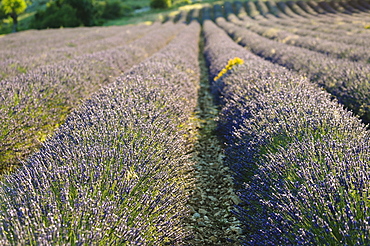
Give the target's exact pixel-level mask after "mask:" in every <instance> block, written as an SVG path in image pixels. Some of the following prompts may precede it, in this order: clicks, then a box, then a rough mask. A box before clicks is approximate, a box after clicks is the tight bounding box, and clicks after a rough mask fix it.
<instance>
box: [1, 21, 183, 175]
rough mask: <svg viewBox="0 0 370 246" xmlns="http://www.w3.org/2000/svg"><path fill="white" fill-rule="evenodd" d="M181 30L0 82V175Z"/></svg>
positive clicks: (168, 28)
mask: <svg viewBox="0 0 370 246" xmlns="http://www.w3.org/2000/svg"><path fill="white" fill-rule="evenodd" d="M184 27H185V25H183V24H182V25H175V24H173V23H167V24H164V25H155V27H152V28H151V29H150V30H148V32H147V33H146V35H144V36H143V37H141V38H139V39H136V41H135V42H133V43H127V44H125V43H123V44H121V45H118V46H117V47H112V48H111V49H107V50H103V51H99V52H95V53H92V54H85V55H81V56H77V57H76V58H74V59H69V60H64V61H63V60H62V61H60V62H58V63H56V64H55V65H45V66H41V67H39V68H37V69H34V70H31V71H30V72H28V73H26V74H20V75H18V76H15V77H10V78H8V79H4V80H2V81H0V113H1V115H2V116H6V117H1V118H0V162H1V165H0V172H5V171H9V170H12V169H13V168H14V167H16V166H18V165H19V161H18V159H24V158H25V157H26V156H27V155H29V154H30V153H31V152H32V151H33V150H34V149H35V148H38V147H39V145H40V142H42V141H44V140H45V138H46V136H47V135H48V134H51V133H52V132H53V131H54V130H55V129H56V128H57V127H58V126H59V125H60V124H61V123H63V121H64V120H65V118H66V116H67V114H68V113H69V112H70V111H71V110H72V108H74V107H75V106H76V105H78V104H79V103H80V100H83V99H85V98H87V97H88V96H89V95H90V94H91V93H93V92H95V91H97V90H98V89H99V88H100V87H101V86H102V85H104V84H108V83H110V82H112V81H113V79H114V78H115V77H116V76H118V75H119V74H120V73H122V72H125V71H127V70H128V69H130V68H131V67H132V66H133V65H135V64H137V63H139V62H141V61H143V60H144V59H145V58H146V57H148V56H150V55H152V54H153V53H154V52H156V51H158V50H160V49H161V48H163V47H165V46H166V44H167V43H168V42H169V41H170V40H171V39H172V38H173V37H175V36H176V35H177V33H178V32H180V31H181V29H182V28H184ZM139 33H141V30H139ZM133 36H134V37H135V36H136V34H135V32H133ZM153 40H155V42H154V41H153ZM29 48H30V49H32V47H29Z"/></svg>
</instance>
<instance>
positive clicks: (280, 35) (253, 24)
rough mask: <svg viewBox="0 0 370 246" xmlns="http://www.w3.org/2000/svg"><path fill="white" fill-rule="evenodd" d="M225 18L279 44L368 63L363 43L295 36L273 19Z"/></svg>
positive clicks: (233, 16)
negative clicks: (356, 43)
mask: <svg viewBox="0 0 370 246" xmlns="http://www.w3.org/2000/svg"><path fill="white" fill-rule="evenodd" d="M226 7H227V5H226V4H225V8H226ZM227 10H229V11H232V9H230V8H227ZM227 16H228V20H229V21H230V22H233V23H235V24H237V25H240V26H242V27H246V28H247V29H249V30H251V31H253V32H255V33H257V34H259V35H261V36H263V37H266V38H269V39H273V40H275V41H278V42H281V43H285V44H288V45H293V46H297V47H301V48H306V49H309V50H313V51H316V52H319V53H323V54H325V55H328V56H331V57H333V58H346V59H349V60H351V61H356V62H357V61H359V62H365V63H366V62H367V63H370V51H369V49H367V47H366V45H364V43H363V45H355V44H346V43H343V42H340V41H339V40H336V41H330V40H325V39H320V38H318V37H309V36H307V35H305V36H302V35H297V34H294V33H293V32H289V31H288V30H286V29H285V28H282V27H281V26H279V25H278V24H276V22H275V20H274V18H272V19H268V20H261V21H255V20H253V19H251V18H249V17H244V18H243V20H240V19H239V18H237V17H236V16H235V15H234V14H233V13H232V12H229V14H227ZM369 16H370V15H369ZM291 22H293V23H294V20H291ZM302 28H304V27H302ZM338 34H339V32H338ZM351 38H352V40H353V39H356V40H359V39H357V36H356V35H351ZM369 39H370V36H369V37H367V38H366V40H367V42H369V41H368V40H369ZM362 40H363V41H364V40H365V38H364V37H363V39H362Z"/></svg>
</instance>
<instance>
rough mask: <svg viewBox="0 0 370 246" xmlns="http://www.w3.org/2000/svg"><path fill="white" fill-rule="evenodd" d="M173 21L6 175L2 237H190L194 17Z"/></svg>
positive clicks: (95, 240) (21, 240) (0, 189)
mask: <svg viewBox="0 0 370 246" xmlns="http://www.w3.org/2000/svg"><path fill="white" fill-rule="evenodd" d="M172 28H173V27H172V26H169V25H166V29H162V32H161V34H162V35H165V32H170V30H171V29H172ZM175 28H176V29H178V30H182V31H181V33H180V34H178V36H177V37H176V38H175V39H173V40H172V41H171V42H170V43H169V44H168V45H167V46H166V47H165V48H163V49H162V50H161V51H160V52H158V53H156V54H155V55H154V56H152V57H151V58H149V59H147V60H145V61H144V62H142V63H140V64H138V65H136V66H134V67H133V68H132V69H131V70H130V71H129V72H128V73H126V74H124V75H122V76H120V77H119V78H118V79H117V80H116V81H115V82H114V83H112V84H110V85H109V86H106V87H104V88H103V89H101V90H99V91H98V92H97V93H95V94H94V95H92V96H91V99H89V100H87V101H85V102H84V103H83V105H81V106H80V107H78V108H77V109H76V110H75V111H73V112H72V113H71V114H70V115H69V117H68V118H67V120H66V123H65V124H63V125H62V126H61V127H60V128H59V129H58V130H57V131H56V132H55V134H54V135H53V137H51V138H50V139H48V140H47V141H46V142H45V143H44V145H43V147H42V148H41V150H40V151H39V152H38V153H36V154H34V155H32V156H31V157H30V158H29V160H27V162H26V165H24V166H23V167H22V168H20V169H19V170H18V171H17V172H16V173H14V174H13V175H9V176H5V181H2V182H1V184H0V204H1V210H0V244H1V245H95V244H99V245H165V244H166V243H167V244H169V245H174V244H178V243H179V242H181V240H182V239H183V238H184V237H185V236H186V232H185V230H184V229H183V228H182V226H181V219H182V217H183V216H184V215H185V214H186V213H187V209H186V207H185V204H186V200H187V196H188V194H187V189H189V186H190V185H191V178H189V177H188V174H189V171H190V169H191V165H190V164H191V163H189V156H188V153H189V148H190V147H191V146H189V144H188V142H187V140H186V139H185V137H184V135H186V134H185V130H186V122H187V121H188V119H189V117H190V116H191V114H192V112H193V111H194V109H195V107H196V103H197V101H196V96H197V85H198V83H199V67H198V59H197V57H198V42H199V32H200V25H199V24H198V23H193V24H191V25H189V26H188V27H184V25H180V24H178V25H176V26H175ZM167 29H168V31H166V30H167ZM151 37H153V36H151ZM158 38H160V37H158Z"/></svg>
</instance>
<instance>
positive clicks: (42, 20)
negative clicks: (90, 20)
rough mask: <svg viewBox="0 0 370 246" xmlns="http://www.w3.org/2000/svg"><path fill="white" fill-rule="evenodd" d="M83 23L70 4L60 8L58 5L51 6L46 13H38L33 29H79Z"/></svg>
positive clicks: (32, 24)
mask: <svg viewBox="0 0 370 246" xmlns="http://www.w3.org/2000/svg"><path fill="white" fill-rule="evenodd" d="M81 24H82V23H81V21H80V20H79V19H78V18H77V11H76V10H75V9H74V8H72V7H71V6H70V5H69V4H65V5H62V6H61V7H58V6H57V5H56V4H51V5H50V6H49V7H48V8H47V9H46V10H45V11H39V12H38V13H36V15H35V18H34V20H33V21H32V23H31V27H33V28H38V29H42V28H59V27H62V26H63V27H77V26H79V25H81Z"/></svg>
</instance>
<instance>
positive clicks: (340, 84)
mask: <svg viewBox="0 0 370 246" xmlns="http://www.w3.org/2000/svg"><path fill="white" fill-rule="evenodd" d="M217 24H218V25H220V26H221V27H222V28H223V29H225V30H226V31H227V32H228V33H229V34H230V35H231V36H232V37H233V38H234V39H237V40H238V41H239V43H240V44H242V45H243V46H246V48H248V49H250V50H251V51H253V52H254V53H256V54H258V55H260V56H262V57H264V58H266V59H269V60H270V61H272V62H274V63H278V64H280V65H282V66H284V67H287V68H289V69H292V70H295V71H299V72H300V73H303V74H306V75H307V76H308V77H309V79H310V80H311V81H312V82H315V83H317V84H319V85H320V86H322V87H324V88H325V89H326V90H327V91H328V92H330V93H331V94H333V95H334V96H335V97H336V98H338V100H339V102H340V103H342V104H343V105H345V106H346V107H347V108H349V109H351V110H353V111H354V112H355V113H356V114H358V115H359V116H361V118H362V119H363V120H364V122H366V123H368V122H370V101H369V100H370V99H369V92H370V91H369V90H370V87H369V86H370V85H369V79H370V66H369V65H366V64H362V63H358V62H357V63H356V62H349V61H344V60H343V59H341V60H337V59H332V58H329V57H327V56H325V55H323V54H319V53H317V52H313V51H310V50H307V49H303V48H299V47H293V46H290V45H286V44H282V43H278V42H275V41H272V40H269V39H266V38H264V37H261V36H259V35H257V34H255V33H253V32H251V31H249V30H247V29H245V28H241V27H238V26H236V25H234V24H232V23H230V22H227V21H225V20H224V19H223V18H218V19H217Z"/></svg>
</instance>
